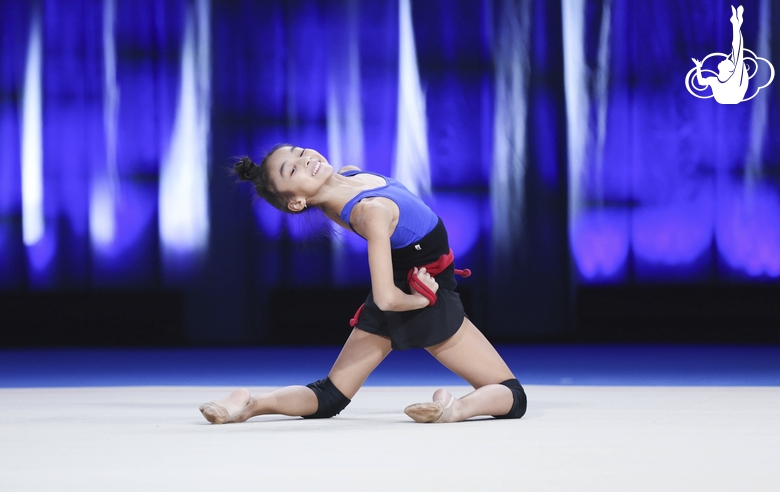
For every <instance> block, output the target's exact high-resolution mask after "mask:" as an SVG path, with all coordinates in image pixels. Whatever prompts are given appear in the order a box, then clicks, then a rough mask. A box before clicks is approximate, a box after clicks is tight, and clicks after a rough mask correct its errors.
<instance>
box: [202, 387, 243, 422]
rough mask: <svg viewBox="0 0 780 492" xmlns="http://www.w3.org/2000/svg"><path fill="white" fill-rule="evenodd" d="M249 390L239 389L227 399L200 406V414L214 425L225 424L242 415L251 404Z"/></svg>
mask: <svg viewBox="0 0 780 492" xmlns="http://www.w3.org/2000/svg"><path fill="white" fill-rule="evenodd" d="M249 397H250V395H249V390H246V389H243V388H242V389H237V390H235V391H234V392H232V393H230V394H229V395H228V397H227V398H224V399H222V400H217V401H210V402H208V403H204V404H203V405H201V406H200V408H199V410H200V413H202V414H203V416H204V417H206V420H208V421H209V422H211V423H212V424H224V423H226V422H230V420H231V419H232V418H233V417H235V416H236V415H238V414H239V413H241V410H243V409H244V407H245V406H247V404H248V403H249Z"/></svg>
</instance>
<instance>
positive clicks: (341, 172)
mask: <svg viewBox="0 0 780 492" xmlns="http://www.w3.org/2000/svg"><path fill="white" fill-rule="evenodd" d="M347 171H360V168H359V167H357V166H344V167H342V168H341V169H339V174H344V173H345V172H347Z"/></svg>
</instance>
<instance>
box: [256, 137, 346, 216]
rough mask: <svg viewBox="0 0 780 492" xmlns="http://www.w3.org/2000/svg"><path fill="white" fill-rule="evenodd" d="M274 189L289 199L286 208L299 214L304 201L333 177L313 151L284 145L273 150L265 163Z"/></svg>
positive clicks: (318, 155) (331, 172)
mask: <svg viewBox="0 0 780 492" xmlns="http://www.w3.org/2000/svg"><path fill="white" fill-rule="evenodd" d="M265 165H266V166H268V172H269V174H270V177H271V181H272V182H273V184H274V187H275V188H276V189H277V190H278V191H279V192H280V193H282V194H284V195H288V196H290V197H291V198H290V203H289V204H288V208H289V209H290V210H291V211H293V212H299V211H301V210H302V209H303V208H304V205H305V204H306V200H308V199H310V198H311V197H313V196H315V195H316V194H317V192H318V191H319V190H320V188H322V185H323V184H324V183H325V182H326V181H327V179H328V178H329V177H330V176H331V175H332V174H333V167H331V165H330V164H329V163H328V161H327V159H325V157H323V156H322V154H320V153H319V152H317V151H316V150H313V149H304V148H301V147H297V146H289V145H287V146H284V147H280V148H278V149H276V150H275V151H274V152H273V153H271V155H269V156H268V159H267V160H266V162H265Z"/></svg>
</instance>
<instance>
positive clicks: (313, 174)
mask: <svg viewBox="0 0 780 492" xmlns="http://www.w3.org/2000/svg"><path fill="white" fill-rule="evenodd" d="M321 165H322V162H320V161H317V164H316V165H315V166H314V171H312V172H311V175H312V176H315V175H316V174H317V172H318V171H319V170H320V166H321Z"/></svg>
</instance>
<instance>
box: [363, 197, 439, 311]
mask: <svg viewBox="0 0 780 492" xmlns="http://www.w3.org/2000/svg"><path fill="white" fill-rule="evenodd" d="M358 207H359V209H358ZM392 218H393V216H392V212H391V211H390V210H388V208H387V207H386V206H384V205H383V204H381V203H377V202H374V201H369V202H361V203H359V204H358V205H357V206H356V207H355V211H354V212H353V220H354V222H353V224H354V228H355V231H356V232H358V233H359V234H360V235H361V236H363V237H365V238H366V239H367V240H368V268H369V271H370V272H371V292H372V293H373V295H374V302H375V303H376V305H377V307H378V308H379V309H381V310H382V311H411V310H414V309H422V308H424V307H426V306H428V305H429V304H430V301H428V299H426V298H425V297H423V296H422V295H419V294H417V293H416V292H415V293H414V294H407V293H405V292H404V291H402V290H401V289H399V288H398V287H396V286H395V283H394V282H393V260H392V256H391V253H390V223H391V221H392ZM418 278H420V280H422V281H423V282H424V283H425V284H426V285H428V287H429V288H431V290H433V291H434V292H436V290H437V289H438V284H436V281H435V280H434V279H433V277H431V276H430V275H429V274H427V272H425V271H424V270H423V271H422V272H420V273H419V274H418Z"/></svg>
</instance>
